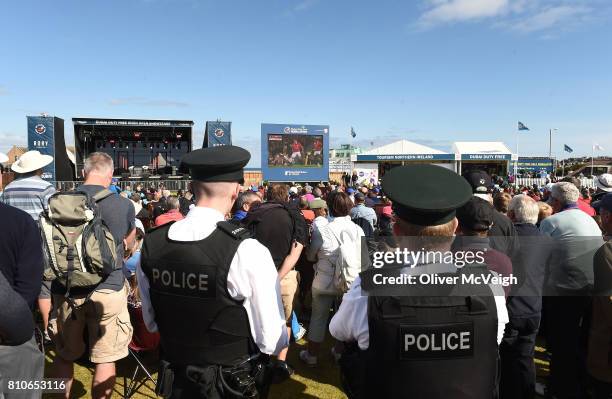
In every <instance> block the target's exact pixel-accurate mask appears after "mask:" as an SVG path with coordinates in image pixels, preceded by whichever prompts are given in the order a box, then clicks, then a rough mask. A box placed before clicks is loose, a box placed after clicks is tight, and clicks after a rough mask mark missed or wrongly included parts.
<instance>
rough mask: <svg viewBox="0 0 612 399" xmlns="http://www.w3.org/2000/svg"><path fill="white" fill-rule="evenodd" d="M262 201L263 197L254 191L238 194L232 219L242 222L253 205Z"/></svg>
mask: <svg viewBox="0 0 612 399" xmlns="http://www.w3.org/2000/svg"><path fill="white" fill-rule="evenodd" d="M258 203H261V197H260V196H259V195H257V193H255V192H253V191H250V190H249V191H245V192H242V193H240V194H239V195H238V198H237V199H236V204H235V205H234V215H233V217H232V220H233V221H235V222H240V221H241V220H242V219H244V218H245V217H246V216H247V213H248V212H249V210H250V209H251V207H252V206H253V205H255V204H258Z"/></svg>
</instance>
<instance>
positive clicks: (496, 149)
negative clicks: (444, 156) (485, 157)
mask: <svg viewBox="0 0 612 399" xmlns="http://www.w3.org/2000/svg"><path fill="white" fill-rule="evenodd" d="M452 151H453V152H454V153H455V154H512V151H510V149H509V148H508V147H507V146H506V145H505V144H504V143H502V142H501V141H456V142H454V143H453V148H452Z"/></svg>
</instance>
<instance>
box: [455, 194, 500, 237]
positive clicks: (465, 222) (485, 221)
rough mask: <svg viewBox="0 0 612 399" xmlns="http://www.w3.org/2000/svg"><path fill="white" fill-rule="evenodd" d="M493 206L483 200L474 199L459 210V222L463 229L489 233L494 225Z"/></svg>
mask: <svg viewBox="0 0 612 399" xmlns="http://www.w3.org/2000/svg"><path fill="white" fill-rule="evenodd" d="M493 212H495V210H494V208H493V205H491V204H490V203H489V202H487V201H485V200H483V199H482V198H478V197H472V198H470V200H469V201H468V202H467V203H466V204H465V205H463V206H462V207H461V208H459V209H457V220H458V221H459V226H461V228H462V229H467V230H471V231H487V230H489V229H490V228H491V226H492V225H493Z"/></svg>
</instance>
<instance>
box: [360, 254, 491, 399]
mask: <svg viewBox="0 0 612 399" xmlns="http://www.w3.org/2000/svg"><path fill="white" fill-rule="evenodd" d="M431 266H432V265H428V267H431ZM421 267H422V268H423V269H426V267H423V266H420V267H417V268H415V269H412V271H416V269H421ZM383 270H384V268H383ZM379 271H380V269H379V270H378V271H377V270H374V269H370V270H368V271H365V272H362V273H361V276H362V282H364V281H367V280H370V281H372V273H377V272H379ZM399 273H400V268H397V267H394V268H393V271H390V269H388V270H387V271H385V273H384V275H385V276H390V275H399ZM424 273H429V272H427V271H425V272H424ZM489 273H490V272H489V271H488V269H487V267H486V266H485V265H479V266H465V267H464V268H463V269H461V270H459V271H458V272H457V273H443V274H440V275H442V276H453V275H460V274H477V275H481V274H485V275H486V274H489ZM400 290H403V291H404V292H403V293H401V292H399V291H397V290H393V289H392V290H391V292H393V294H392V295H394V296H375V295H370V297H369V299H368V328H369V335H370V339H369V341H370V344H369V348H368V350H367V354H366V358H367V363H366V370H367V372H366V374H367V378H366V384H365V385H366V387H365V392H366V394H365V396H363V397H365V398H375V397H376V398H378V397H380V398H406V399H408V398H428V399H434V398H453V399H457V398H464V399H467V398H473V399H489V398H493V397H494V396H495V392H496V390H497V382H496V379H497V362H498V360H497V359H498V356H497V308H496V304H495V299H494V297H493V294H492V291H491V289H490V288H489V287H488V286H486V285H484V286H483V285H456V286H453V285H451V284H428V285H422V284H416V285H404V286H402V287H401V288H400ZM372 293H374V294H380V292H378V293H376V292H372ZM372 293H371V294H372ZM395 294H398V295H395ZM432 294H433V295H434V296H432Z"/></svg>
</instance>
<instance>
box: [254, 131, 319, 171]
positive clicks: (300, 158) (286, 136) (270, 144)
mask: <svg viewBox="0 0 612 399" xmlns="http://www.w3.org/2000/svg"><path fill="white" fill-rule="evenodd" d="M261 143H262V149H261V154H262V155H261V169H262V173H263V178H264V180H269V181H286V182H292V181H302V182H316V181H327V180H328V179H329V126H327V125H281V124H267V123H264V124H262V125H261Z"/></svg>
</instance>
